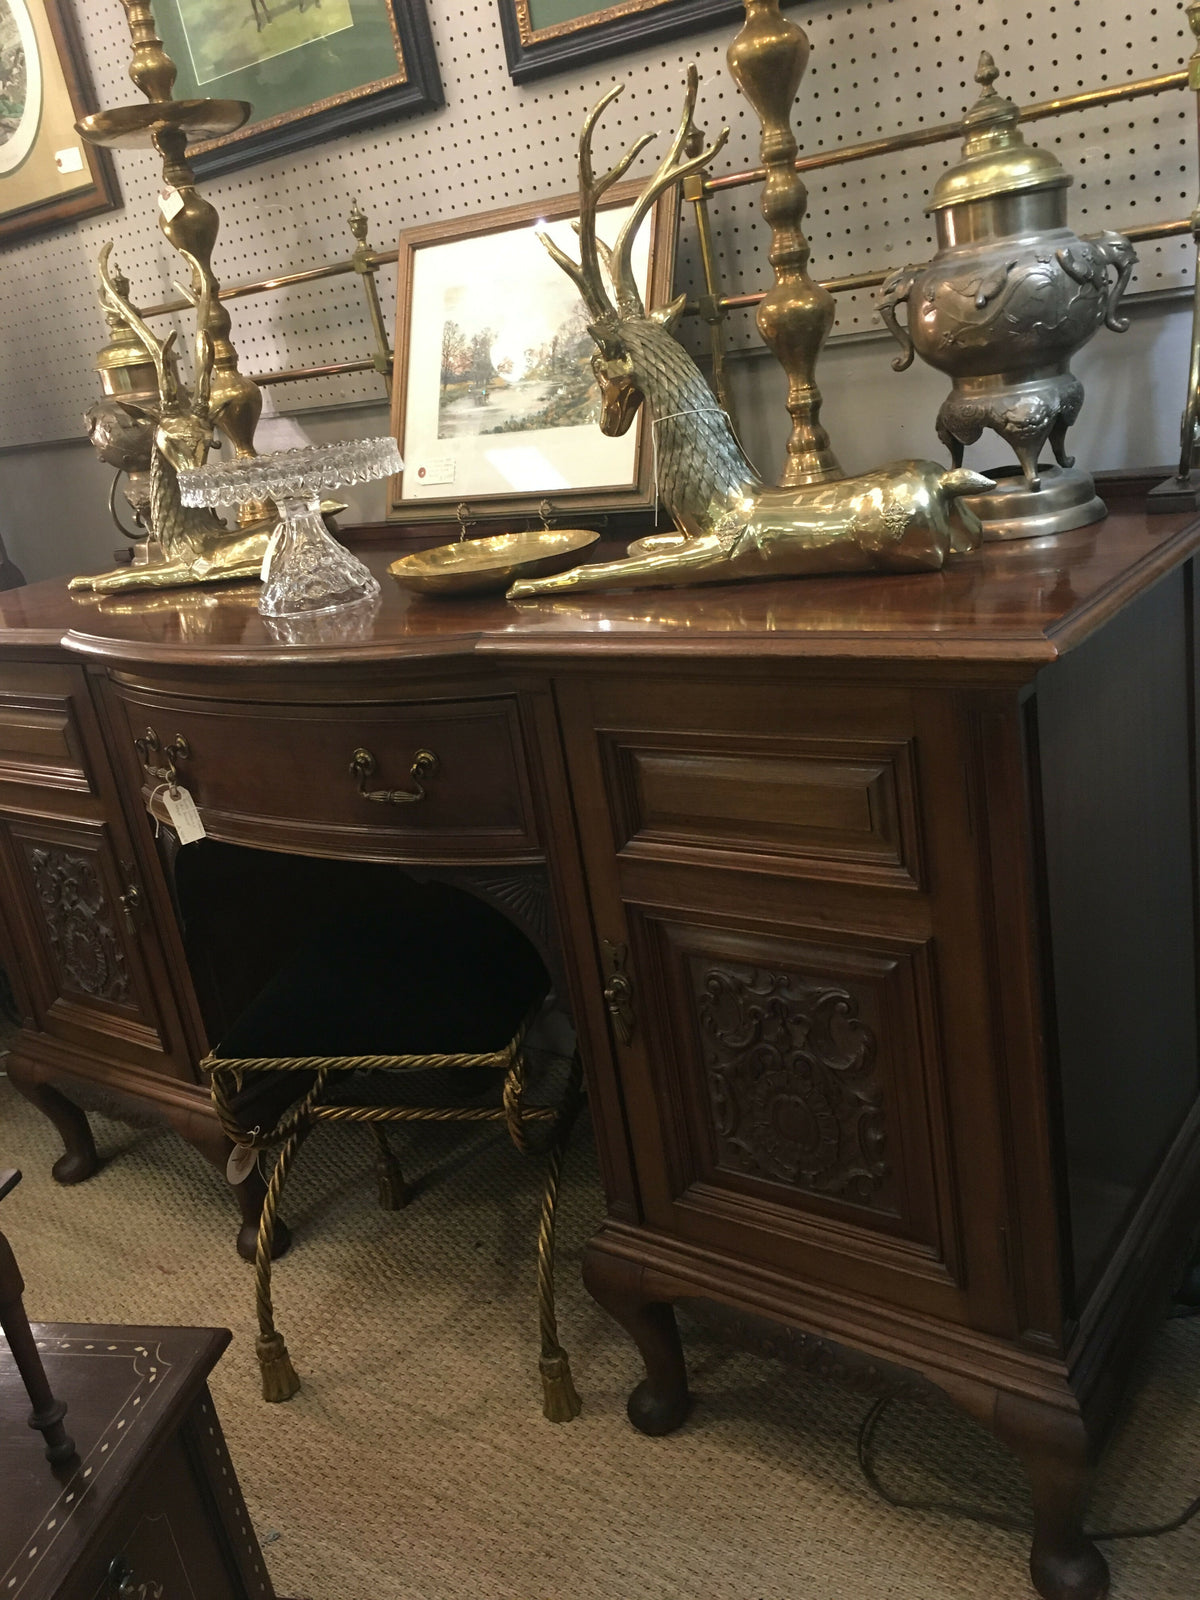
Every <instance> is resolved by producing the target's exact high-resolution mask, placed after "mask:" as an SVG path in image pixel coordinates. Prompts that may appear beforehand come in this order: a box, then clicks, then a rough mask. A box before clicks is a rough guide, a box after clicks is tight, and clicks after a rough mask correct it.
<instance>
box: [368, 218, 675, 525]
mask: <svg viewBox="0 0 1200 1600" xmlns="http://www.w3.org/2000/svg"><path fill="white" fill-rule="evenodd" d="M558 209H560V210H561V207H560V208H558ZM631 211H632V205H631V204H627V205H618V206H612V207H609V208H606V209H602V210H601V212H600V216H599V219H598V233H599V236H600V238H601V239H602V240H603V241H604V242H605V243H607V244H609V245H610V246H611V245H613V244H614V243H615V241H616V238H617V235H618V233H619V232H620V230H621V226H622V224H623V223H624V222H625V220H626V219H627V218H628V216H629V215H630V212H631ZM653 223H654V219H653V218H651V219H648V220H647V222H646V223H645V224H644V225H643V227H642V228H641V229H640V230H639V233H638V236H637V238H636V240H635V241H634V247H633V269H634V274H635V277H636V280H637V283H638V286H639V289H640V291H641V293H642V298H643V302H644V303H646V304H649V303H650V296H651V276H652V273H651V239H652V233H653ZM539 233H546V234H548V235H549V237H550V238H551V239H553V240H554V242H555V243H556V244H557V245H559V246H560V248H562V249H563V250H565V251H566V252H567V253H568V254H571V255H574V256H576V258H577V257H578V249H579V243H578V240H577V238H576V236H575V231H574V228H573V226H572V221H571V218H569V217H561V216H560V217H559V218H558V219H557V220H551V221H548V220H546V219H544V218H537V219H536V220H532V221H521V222H519V223H516V224H512V225H510V226H508V227H499V228H497V229H496V230H494V231H475V232H472V233H470V234H469V235H467V236H466V237H462V238H454V239H445V240H436V239H435V240H431V241H429V242H426V243H422V244H420V245H419V246H418V247H417V248H414V249H413V252H412V264H411V272H410V274H409V275H408V282H407V285H406V287H407V292H408V295H409V313H408V319H407V328H408V347H407V350H404V349H403V348H401V349H400V350H399V351H398V352H397V354H398V359H399V360H400V361H403V363H404V373H403V380H402V384H401V388H402V390H403V395H404V402H403V408H402V412H401V413H400V414H399V415H398V416H397V424H398V426H397V436H398V440H399V444H400V453H401V455H402V456H403V457H404V461H405V471H404V474H403V477H402V479H401V480H399V481H400V483H401V485H402V488H401V492H400V494H399V496H398V498H396V499H394V501H393V506H392V510H393V513H394V514H399V515H405V514H411V513H412V511H413V510H415V509H416V508H418V507H420V506H422V505H425V504H429V503H430V502H439V503H440V504H441V506H443V507H444V506H445V505H446V504H447V502H448V503H449V504H450V505H451V506H453V505H456V504H458V503H459V502H460V501H466V502H467V503H468V504H470V503H471V502H474V501H479V500H484V501H489V502H492V501H499V502H501V505H500V506H499V507H491V506H489V507H488V508H487V509H488V510H498V509H502V507H503V504H504V503H511V502H512V500H513V499H514V497H515V498H523V499H525V500H528V499H529V497H531V496H532V497H534V499H535V500H536V499H537V498H538V497H547V498H549V499H550V500H551V501H553V500H554V499H555V497H556V496H561V495H564V494H565V495H571V496H580V495H581V494H582V495H586V493H587V491H591V490H594V491H597V492H598V493H600V494H601V495H603V494H605V493H606V492H612V491H617V492H622V491H624V492H625V493H626V494H629V495H633V494H634V493H635V492H636V490H637V486H638V479H639V466H640V450H641V444H642V429H641V427H640V425H638V424H635V425H634V426H633V427H631V428H630V429H629V431H628V432H627V433H626V434H624V435H623V436H622V437H620V438H607V437H606V436H605V435H604V434H603V433H601V431H600V426H599V413H600V405H599V393H598V390H597V387H596V381H595V378H594V376H593V373H592V365H591V363H592V357H593V355H594V354H595V349H596V346H595V341H594V340H593V338H592V336H591V334H590V332H589V331H588V317H587V312H586V309H585V307H584V304H583V301H582V299H581V298H580V294H579V291H578V289H577V288H576V287H575V285H574V283H573V282H572V281H571V279H570V278H569V277H568V276H567V275H566V273H565V272H563V270H562V269H561V268H560V267H559V266H557V265H556V263H555V262H554V261H553V260H552V259H551V257H550V255H549V253H548V252H547V250H546V248H545V246H544V245H543V244H542V242H541V240H540V239H539V237H538V235H539ZM403 320H404V308H402V311H401V321H402V322H403Z"/></svg>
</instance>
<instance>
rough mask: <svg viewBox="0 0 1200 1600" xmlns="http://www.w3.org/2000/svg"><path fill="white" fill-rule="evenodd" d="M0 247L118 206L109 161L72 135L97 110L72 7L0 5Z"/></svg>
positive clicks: (17, 0) (17, 1)
mask: <svg viewBox="0 0 1200 1600" xmlns="http://www.w3.org/2000/svg"><path fill="white" fill-rule="evenodd" d="M0 85H2V86H0V245H4V244H7V243H9V242H10V241H13V240H17V239H24V238H26V237H28V235H30V234H33V233H41V232H43V231H44V230H46V229H47V228H56V227H59V226H60V225H61V224H63V223H65V222H75V221H77V220H78V219H79V218H80V217H91V216H95V215H97V214H98V213H99V212H102V211H114V210H116V208H117V207H118V206H119V205H120V203H121V197H120V191H119V190H118V188H117V180H116V174H115V172H114V169H113V163H112V157H111V156H110V155H109V154H108V152H107V151H105V150H97V149H96V148H95V147H94V146H92V145H89V144H85V143H84V141H83V140H82V139H81V138H80V137H79V135H78V134H77V133H76V131H75V124H76V122H77V121H78V120H79V118H80V117H83V116H86V115H87V113H88V112H89V111H94V110H95V109H96V107H95V103H94V100H93V98H92V91H91V85H90V83H89V81H88V75H87V66H86V62H85V59H84V54H83V49H82V46H81V44H80V41H79V35H78V33H77V32H76V29H75V22H74V18H73V16H72V14H71V8H70V5H69V3H68V0H0Z"/></svg>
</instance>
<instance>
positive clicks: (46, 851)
mask: <svg viewBox="0 0 1200 1600" xmlns="http://www.w3.org/2000/svg"><path fill="white" fill-rule="evenodd" d="M26 857H27V859H28V862H29V867H30V871H31V873H32V875H33V884H34V889H35V892H36V894H37V899H38V904H39V906H40V908H41V912H42V918H43V921H44V923H45V928H46V933H47V935H48V937H49V940H50V947H51V949H52V951H53V953H54V959H55V962H56V964H57V966H58V972H59V980H60V984H61V988H62V992H63V993H74V994H83V995H87V996H89V997H90V998H91V999H94V1000H107V1001H109V1002H111V1003H112V1004H113V1005H130V1004H132V1003H133V1001H134V997H133V989H132V982H131V978H130V972H129V964H128V962H127V960H126V957H125V950H124V947H123V944H122V941H121V936H120V934H119V933H118V931H117V923H116V919H115V916H114V913H113V907H112V905H111V904H110V903H109V900H108V897H107V895H106V893H105V890H104V884H103V880H102V878H101V875H100V862H99V858H98V857H97V856H95V855H92V854H84V853H82V852H80V851H76V850H68V849H65V848H63V847H62V846H61V845H49V844H29V845H27V846H26Z"/></svg>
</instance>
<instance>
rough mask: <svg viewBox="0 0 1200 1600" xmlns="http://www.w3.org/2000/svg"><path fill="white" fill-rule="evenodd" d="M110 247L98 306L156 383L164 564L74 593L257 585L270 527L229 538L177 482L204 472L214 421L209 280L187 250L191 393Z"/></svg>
mask: <svg viewBox="0 0 1200 1600" xmlns="http://www.w3.org/2000/svg"><path fill="white" fill-rule="evenodd" d="M111 251H112V244H111V242H110V243H108V244H106V245H105V246H104V248H103V249H102V250H101V252H100V282H101V285H102V289H101V299H102V300H103V301H104V303H105V304H106V305H107V306H108V307H109V308H110V309H111V310H113V311H115V312H118V313H119V314H120V316H122V317H123V318H124V319H125V320H126V321H127V322H128V323H129V325H130V327H131V328H133V329H134V331H135V332H136V333H137V335H138V337H139V338H140V339H141V341H142V343H143V344H144V346H145V348H146V349H147V350H148V351H149V352H150V355H151V358H152V359H153V361H154V370H155V373H156V375H157V377H158V392H159V413H158V417H157V420H156V424H155V429H154V448H153V451H152V453H151V457H150V522H151V526H152V528H153V530H154V534H155V537H156V538H157V539H158V541H159V543H160V545H161V546H162V551H163V558H164V559H163V560H162V561H161V562H154V563H152V564H149V565H147V566H143V567H118V568H116V569H115V570H114V571H112V572H104V573H98V574H96V575H95V576H91V577H79V578H72V580H71V584H70V587H71V588H72V589H76V590H79V589H87V590H91V591H93V592H95V593H98V594H110V593H114V592H118V591H124V590H129V589H166V588H171V587H174V586H176V585H180V584H193V583H210V582H214V581H216V580H218V579H235V578H241V579H245V578H256V577H258V575H259V572H260V570H261V568H262V562H263V556H264V554H265V551H266V548H267V540H268V539H269V537H270V533H271V524H270V523H269V522H268V523H264V524H262V525H261V526H260V527H258V528H250V529H246V528H239V529H237V530H236V531H231V530H230V529H229V528H227V527H226V526H225V524H224V523H223V522H222V521H221V519H220V518H219V517H218V516H217V515H216V513H215V512H213V511H209V510H207V509H204V508H195V507H188V506H185V505H184V504H183V503H182V501H181V499H180V495H179V480H178V477H177V476H176V474H177V472H178V470H179V469H180V468H183V467H199V466H203V464H204V461H205V459H206V457H207V455H208V452H209V449H210V447H211V445H212V443H213V440H214V431H213V415H212V403H211V401H212V375H213V340H212V335H211V333H210V332H209V312H210V310H211V294H212V291H211V283H210V278H209V275H208V274H206V273H204V272H203V271H202V270H201V268H200V263H199V262H198V261H197V260H196V259H195V257H194V256H192V255H191V254H189V252H188V251H186V250H182V251H181V252H180V253H181V254H182V255H183V257H184V259H185V260H186V261H187V262H188V263H189V265H190V266H191V267H192V268H193V269H194V270H195V280H194V281H195V282H196V284H197V285H198V294H197V299H196V335H195V369H196V371H195V382H194V385H193V388H192V391H191V393H190V394H189V392H188V390H187V389H186V387H185V386H184V384H183V383H182V382H181V380H180V378H179V374H178V372H177V370H176V368H175V365H174V363H173V362H172V361H171V360H170V359H169V357H170V354H171V348H172V346H173V344H174V342H175V334H174V332H172V333H170V334H169V335H168V336H167V338H166V340H165V341H164V340H159V339H156V338H155V337H154V334H153V333H152V332H151V330H150V326H149V324H148V323H147V322H146V320H145V318H144V317H142V316H141V314H140V313H139V312H138V311H137V309H136V308H135V307H134V306H133V305H132V304H131V303H130V302H129V300H127V299H126V298H125V297H124V296H123V295H121V294H120V293H119V292H118V290H117V288H116V286H115V284H114V283H113V279H112V274H111V273H110V271H109V265H108V260H109V255H110V253H111Z"/></svg>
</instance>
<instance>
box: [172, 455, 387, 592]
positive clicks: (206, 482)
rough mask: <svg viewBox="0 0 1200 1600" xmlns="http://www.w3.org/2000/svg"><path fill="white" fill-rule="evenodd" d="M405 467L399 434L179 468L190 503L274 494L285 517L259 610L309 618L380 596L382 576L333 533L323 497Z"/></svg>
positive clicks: (274, 538) (271, 549)
mask: <svg viewBox="0 0 1200 1600" xmlns="http://www.w3.org/2000/svg"><path fill="white" fill-rule="evenodd" d="M403 465H404V463H403V462H402V461H401V459H400V452H399V451H398V450H397V448H396V441H395V440H394V439H346V440H343V441H342V442H341V443H339V444H320V445H310V446H307V447H306V448H304V449H300V450H280V451H277V452H276V453H275V454H273V455H265V456H251V457H249V458H245V457H240V458H238V459H236V460H232V461H221V460H215V461H209V462H206V463H205V465H204V466H202V467H195V468H193V469H192V470H190V471H188V470H183V471H181V472H180V473H179V492H180V495H181V497H182V500H183V503H184V505H185V506H227V505H242V504H244V503H245V502H246V501H248V500H263V499H268V498H269V499H271V500H274V502H275V504H276V506H277V507H278V508H279V521H278V523H277V524H276V526H275V531H274V532H273V533H272V535H271V540H270V543H269V544H268V546H267V552H266V555H265V556H264V558H263V568H262V577H263V587H262V594H261V595H260V596H259V601H258V609H259V611H260V612H262V614H263V616H265V617H293V616H302V615H309V614H313V613H316V612H320V611H332V610H334V609H335V608H336V607H338V606H350V605H356V604H357V603H358V602H359V601H361V600H365V599H367V598H369V597H371V596H375V595H378V594H379V582H378V580H377V579H376V578H375V577H374V576H373V575H372V574H371V572H369V571H368V569H367V568H366V567H365V566H363V564H362V562H361V561H360V560H359V559H358V557H357V556H354V555H351V553H350V551H349V550H347V549H346V548H345V546H344V545H340V544H339V543H338V542H337V540H336V539H334V538H333V537H332V536H331V535H330V533H329V530H328V529H327V528H326V526H325V523H324V520H323V519H322V516H321V496H322V494H324V493H327V492H329V491H331V490H334V489H339V488H342V487H344V486H346V485H348V484H355V483H370V482H371V481H372V480H373V479H375V478H386V477H390V476H391V474H392V473H394V472H399V471H400V470H401V469H402V467H403Z"/></svg>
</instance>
